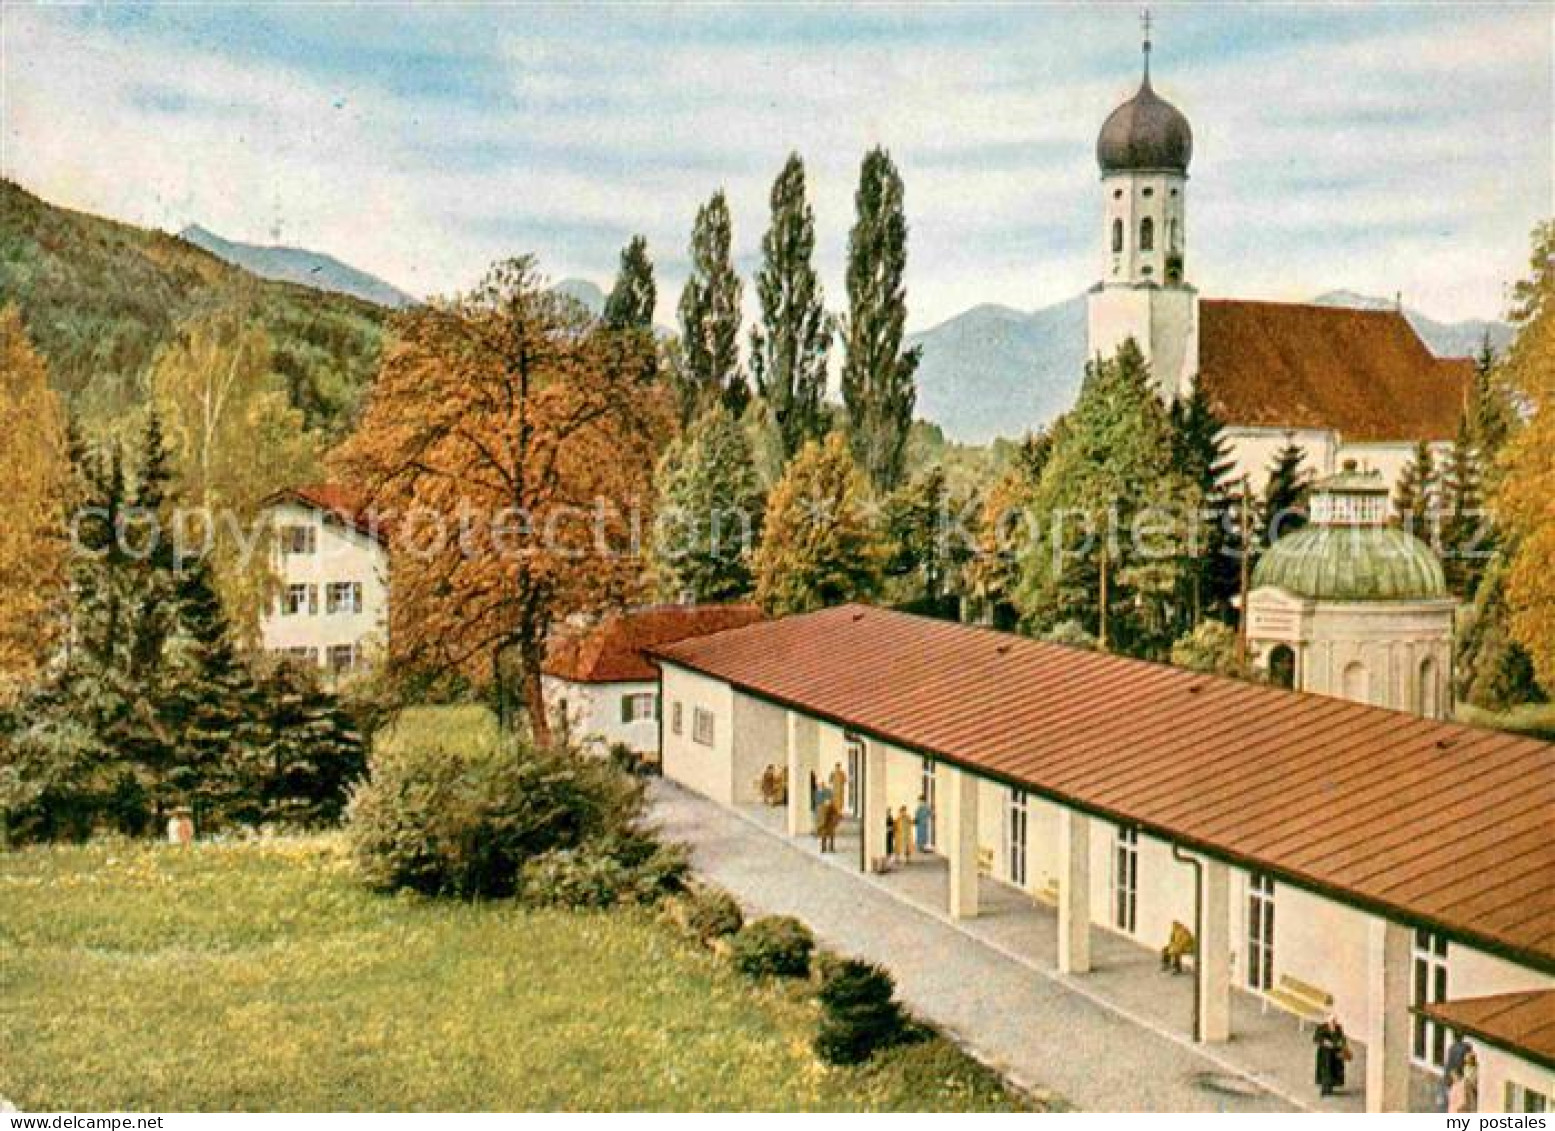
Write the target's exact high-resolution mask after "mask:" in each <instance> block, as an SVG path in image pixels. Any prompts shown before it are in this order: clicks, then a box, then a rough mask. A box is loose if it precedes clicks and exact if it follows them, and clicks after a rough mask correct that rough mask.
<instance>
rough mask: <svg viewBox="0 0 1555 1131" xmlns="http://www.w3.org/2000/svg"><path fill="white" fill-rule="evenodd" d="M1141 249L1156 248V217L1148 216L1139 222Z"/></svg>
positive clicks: (1150, 249) (1149, 249)
mask: <svg viewBox="0 0 1555 1131" xmlns="http://www.w3.org/2000/svg"><path fill="white" fill-rule="evenodd" d="M1139 250H1140V251H1154V250H1155V219H1154V218H1153V217H1150V216H1146V217H1145V218H1144V219H1143V220H1141V221H1140V222H1139Z"/></svg>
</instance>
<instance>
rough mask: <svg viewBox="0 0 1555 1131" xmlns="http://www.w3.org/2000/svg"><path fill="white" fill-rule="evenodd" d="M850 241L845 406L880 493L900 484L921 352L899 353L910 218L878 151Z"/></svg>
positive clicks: (897, 181)
mask: <svg viewBox="0 0 1555 1131" xmlns="http://www.w3.org/2000/svg"><path fill="white" fill-rule="evenodd" d="M854 200H855V205H856V209H857V219H856V221H855V223H854V225H853V230H852V231H851V232H850V233H849V234H848V277H847V278H848V319H847V324H846V328H845V340H846V345H847V357H846V359H845V360H844V363H843V368H842V400H843V404H844V405H846V406H847V411H848V426H849V438H850V440H851V442H852V445H853V452H854V458H855V459H856V460H857V462H858V464H859V466H860V467H862V468H863V469H864V472H865V474H866V475H867V476H868V477H869V480H870V482H871V483H872V484H873V485H874V488H875V490H876V492H877V493H881V494H884V493H886V492H889V491H891V490H893V489H895V487H896V486H897V485H898V484H899V483H900V482H901V479H902V474H903V467H904V464H905V456H906V451H907V433H908V430H909V429H910V428H911V426H912V414H913V406H914V404H915V403H916V401H917V388H916V386H915V384H914V376H915V374H916V373H917V370H918V359H919V357H920V355H921V353H922V348H921V347H919V346H914V347H913V348H912V349H910V350H906V351H903V349H902V339H903V334H904V331H905V327H906V322H907V287H906V271H907V215H906V212H905V209H904V203H903V189H902V178H901V175H900V174H899V173H898V172H897V171H896V166H895V164H894V163H892V161H891V158H890V156H889V155H888V154H887V153H886V151H885V150H883V149H873V150H871V151H870V152H869V154H868V155H867V156H865V158H864V164H863V168H862V169H861V171H860V175H859V187H858V193H857V194H856V196H855V198H854Z"/></svg>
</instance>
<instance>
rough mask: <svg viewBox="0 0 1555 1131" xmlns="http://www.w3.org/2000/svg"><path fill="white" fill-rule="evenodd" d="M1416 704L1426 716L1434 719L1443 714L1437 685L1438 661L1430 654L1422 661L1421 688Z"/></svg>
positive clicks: (1422, 714) (1423, 715)
mask: <svg viewBox="0 0 1555 1131" xmlns="http://www.w3.org/2000/svg"><path fill="white" fill-rule="evenodd" d="M1415 704H1416V705H1417V706H1418V707H1419V709H1420V714H1421V716H1422V717H1424V718H1427V719H1434V718H1436V717H1438V716H1439V715H1440V714H1441V701H1440V699H1439V698H1438V693H1437V686H1436V661H1435V660H1434V659H1433V658H1432V657H1430V656H1427V657H1426V658H1425V659H1423V660H1421V661H1420V688H1419V691H1418V693H1417V694H1416V697H1415Z"/></svg>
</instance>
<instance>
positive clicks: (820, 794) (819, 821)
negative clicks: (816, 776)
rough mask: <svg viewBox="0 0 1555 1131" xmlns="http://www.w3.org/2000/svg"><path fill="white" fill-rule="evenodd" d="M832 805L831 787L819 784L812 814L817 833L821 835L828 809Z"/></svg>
mask: <svg viewBox="0 0 1555 1131" xmlns="http://www.w3.org/2000/svg"><path fill="white" fill-rule="evenodd" d="M829 805H831V789H830V788H829V787H828V786H826V785H818V786H816V788H815V807H814V808H813V809H812V811H811V812H812V815H813V816H814V818H815V835H816V836H820V835H821V826H822V825H823V824H825V823H826V809H827V807H828V806H829Z"/></svg>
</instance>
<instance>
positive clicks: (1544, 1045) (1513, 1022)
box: [1419, 990, 1555, 1071]
mask: <svg viewBox="0 0 1555 1131" xmlns="http://www.w3.org/2000/svg"><path fill="white" fill-rule="evenodd" d="M1419 1012H1420V1013H1423V1014H1425V1015H1426V1016H1427V1017H1430V1018H1432V1019H1433V1020H1435V1021H1440V1022H1441V1023H1442V1024H1444V1025H1446V1026H1448V1027H1449V1028H1453V1029H1457V1030H1458V1031H1459V1032H1462V1033H1467V1034H1468V1035H1469V1036H1471V1037H1478V1038H1479V1039H1480V1040H1482V1041H1485V1042H1487V1043H1488V1044H1492V1045H1498V1046H1500V1047H1501V1048H1504V1049H1506V1050H1508V1051H1509V1052H1515V1053H1518V1054H1519V1055H1521V1056H1524V1057H1526V1058H1528V1059H1529V1060H1533V1061H1536V1062H1538V1063H1539V1064H1542V1065H1544V1067H1546V1068H1548V1069H1550V1070H1551V1071H1555V990H1523V991H1520V992H1518V993H1510V994H1495V995H1493V996H1491V997H1471V998H1462V999H1460V1000H1458V1001H1443V1002H1436V1003H1435V1004H1432V1005H1425V1006H1421V1007H1420V1009H1419Z"/></svg>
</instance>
